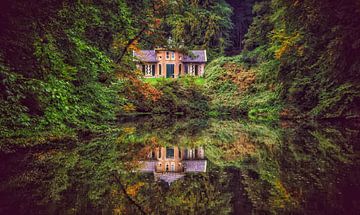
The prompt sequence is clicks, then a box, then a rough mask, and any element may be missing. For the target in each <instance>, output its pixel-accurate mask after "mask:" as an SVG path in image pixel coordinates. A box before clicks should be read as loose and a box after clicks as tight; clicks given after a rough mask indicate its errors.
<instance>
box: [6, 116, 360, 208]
mask: <svg viewBox="0 0 360 215" xmlns="http://www.w3.org/2000/svg"><path fill="white" fill-rule="evenodd" d="M359 128H360V126H359V125H356V124H355V125H353V126H352V125H350V124H348V123H345V124H334V123H325V122H323V123H321V124H318V123H313V122H311V123H309V122H306V123H305V122H302V123H295V122H293V123H288V122H281V123H279V125H278V124H264V123H256V122H251V121H246V120H242V119H176V118H166V117H165V116H154V117H152V118H132V119H128V120H123V121H121V122H120V123H119V124H118V125H116V126H114V128H113V130H110V131H108V132H104V133H103V134H100V135H98V136H96V135H95V136H94V137H93V138H86V139H85V140H72V139H69V140H56V141H52V140H49V141H47V140H46V141H44V140H42V144H41V145H37V146H26V145H23V144H17V145H15V144H13V145H12V146H6V145H4V144H3V143H2V144H0V146H1V148H0V149H1V150H0V181H1V183H0V214H141V213H147V214H357V213H358V211H360V144H359V143H360V136H359V130H360V129H359ZM17 141H23V140H21V139H20V140H14V141H13V142H17ZM0 142H1V140H0ZM44 142H45V143H44ZM46 142H48V143H46ZM19 143H21V142H19ZM139 161H141V162H140V164H142V165H138V164H139ZM193 164H194V165H193ZM195 164H198V165H195ZM134 170H140V171H134ZM114 172H116V173H117V175H116V176H117V177H118V179H119V180H115V177H114ZM169 175H178V176H180V179H179V180H173V179H174V177H170V179H168V178H163V177H165V176H169ZM175 179H176V178H175ZM164 181H165V182H164ZM168 183H171V186H169V185H168Z"/></svg>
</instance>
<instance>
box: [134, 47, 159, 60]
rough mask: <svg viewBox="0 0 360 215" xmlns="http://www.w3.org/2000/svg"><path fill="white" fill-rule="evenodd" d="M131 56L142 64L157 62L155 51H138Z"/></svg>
mask: <svg viewBox="0 0 360 215" xmlns="http://www.w3.org/2000/svg"><path fill="white" fill-rule="evenodd" d="M133 56H134V57H136V58H138V59H139V60H140V61H143V62H158V60H157V59H156V51H155V50H140V51H136V52H135V51H134V52H133Z"/></svg>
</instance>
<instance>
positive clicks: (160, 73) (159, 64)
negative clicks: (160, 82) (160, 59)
mask: <svg viewBox="0 0 360 215" xmlns="http://www.w3.org/2000/svg"><path fill="white" fill-rule="evenodd" d="M159 75H161V64H159Z"/></svg>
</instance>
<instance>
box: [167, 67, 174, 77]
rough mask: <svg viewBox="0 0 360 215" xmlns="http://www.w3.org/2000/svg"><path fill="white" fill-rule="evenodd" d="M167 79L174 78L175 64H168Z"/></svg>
mask: <svg viewBox="0 0 360 215" xmlns="http://www.w3.org/2000/svg"><path fill="white" fill-rule="evenodd" d="M166 77H167V78H174V64H166Z"/></svg>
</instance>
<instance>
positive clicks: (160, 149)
mask: <svg viewBox="0 0 360 215" xmlns="http://www.w3.org/2000/svg"><path fill="white" fill-rule="evenodd" d="M160 158H161V148H160V149H159V159H160Z"/></svg>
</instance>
